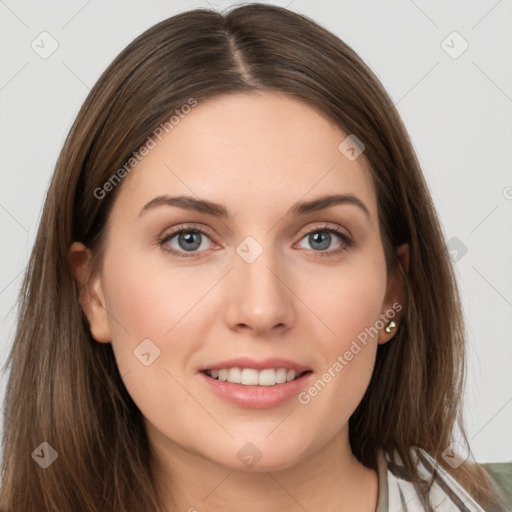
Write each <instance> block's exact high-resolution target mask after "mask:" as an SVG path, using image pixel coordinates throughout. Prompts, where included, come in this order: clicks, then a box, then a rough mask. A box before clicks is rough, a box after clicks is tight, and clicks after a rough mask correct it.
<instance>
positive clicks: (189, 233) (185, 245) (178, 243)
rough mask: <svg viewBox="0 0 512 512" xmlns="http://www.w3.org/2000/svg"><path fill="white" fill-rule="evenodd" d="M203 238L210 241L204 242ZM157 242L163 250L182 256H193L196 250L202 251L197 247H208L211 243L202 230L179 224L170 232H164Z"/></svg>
mask: <svg viewBox="0 0 512 512" xmlns="http://www.w3.org/2000/svg"><path fill="white" fill-rule="evenodd" d="M205 239H208V240H210V243H206V242H205ZM159 244H160V246H161V247H162V249H163V250H164V251H167V252H169V253H171V254H173V255H175V256H179V257H183V258H188V257H191V256H195V255H196V254H197V253H198V252H203V251H202V250H199V249H201V248H202V249H208V248H209V247H210V246H211V245H212V243H211V239H210V237H209V236H208V234H207V233H206V232H205V231H204V230H202V229H200V228H198V227H184V226H179V227H178V228H177V229H175V230H174V231H173V232H172V233H169V234H166V235H165V236H164V237H163V238H162V239H160V241H159ZM173 244H175V245H173ZM187 253H190V254H187Z"/></svg>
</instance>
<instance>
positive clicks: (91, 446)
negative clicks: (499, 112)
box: [0, 4, 492, 512]
mask: <svg viewBox="0 0 512 512" xmlns="http://www.w3.org/2000/svg"><path fill="white" fill-rule="evenodd" d="M253 90H275V91H280V92H283V93H285V94H287V95H289V96H291V97H293V98H295V99H297V100H300V101H303V102H306V103H307V104H309V105H311V106H313V107H314V108H315V109H316V110H317V111H318V112H319V113H321V114H322V115H324V116H327V117H328V118H329V119H331V120H332V121H333V122H335V123H336V125H337V126H339V128H340V129H341V130H342V131H343V132H345V133H346V134H355V135H356V136H357V137H358V138H359V139H360V140H361V141H363V142H364V144H365V147H366V149H365V151H364V154H363V157H364V158H366V159H367V160H368V162H369V164H370V166H371V171H372V175H373V180H374V183H375V186H376V190H377V198H378V210H379V222H380V229H381V235H382V239H383V243H384V249H385V254H386V261H387V265H388V271H390V270H392V269H395V268H399V269H402V267H401V266H400V264H399V261H398V259H397V256H396V252H395V249H396V248H397V247H398V246H399V245H401V244H402V243H408V244H409V246H410V264H409V271H408V272H404V271H403V269H402V270H401V271H402V274H403V278H404V282H405V289H406V297H405V307H404V316H403V320H402V321H401V323H400V327H399V329H398V332H397V333H396V335H395V337H394V338H393V340H392V341H391V342H389V343H387V344H384V345H382V346H379V348H378V353H377V360H376V366H375V370H374V373H373V377H372V380H371V382H370V385H369V387H368V390H367V392H366V394H365V396H364V398H363V400H362V401H361V403H360V405H359V406H358V408H357V409H356V411H355V412H354V414H353V415H352V417H351V418H350V421H349V432H350V443H351V447H352V450H353V453H354V455H355V456H356V457H357V458H358V459H359V460H360V461H361V462H362V463H363V464H365V465H367V466H368V467H372V468H374V469H375V468H376V452H377V449H378V448H382V449H384V450H385V451H386V452H388V453H390V454H392V453H394V451H395V450H396V451H397V453H398V454H399V455H400V458H401V459H402V460H403V461H404V463H405V465H406V468H407V469H408V470H409V472H410V473H411V474H412V475H414V476H415V477H417V476H418V475H417V472H416V467H415V464H414V461H413V460H412V458H411V454H410V448H411V447H413V446H418V447H421V448H423V449H425V450H426V451H427V452H429V453H430V454H431V455H432V456H433V457H435V458H436V459H437V460H439V462H440V463H441V464H443V465H444V467H445V468H446V469H447V470H448V471H449V472H450V473H452V474H453V476H454V477H455V478H456V479H458V480H459V481H460V482H461V483H462V484H463V485H464V486H465V487H466V488H467V489H468V491H469V492H470V493H471V494H472V495H473V496H474V497H475V498H476V499H477V500H478V501H479V502H480V503H482V504H483V505H485V504H486V503H490V501H491V499H492V492H491V487H490V483H489V481H488V479H487V478H486V476H485V473H484V471H483V470H482V469H481V467H480V466H478V465H476V464H472V463H470V462H469V461H466V462H464V463H463V464H462V465H461V466H460V467H459V468H458V469H457V470H452V469H451V467H449V466H448V465H447V464H446V463H444V461H443V459H442V457H441V456H440V455H441V453H442V451H443V450H444V449H445V448H446V447H447V446H448V445H449V444H450V442H451V435H452V431H453V428H454V426H455V425H458V426H459V430H460V431H461V432H462V433H464V428H463V420H462V407H461V397H462V390H463V385H464V375H465V373H464V371H465V369H464V343H465V341H464V339H465V338H464V337H465V335H464V326H463V321H462V314H461V305H460V303H459V298H458V291H457V285H456V281H455V279H454V274H453V271H452V267H451V263H450V260H449V257H448V253H447V250H446V247H445V242H444V239H443V233H442V230H441V228H440V224H439V221H438V218H437V215H436V213H435V210H434V207H433V204H432V200H431V198H430V195H429V192H428V190H427V186H426V184H425V181H424V178H423V176H422V172H421V169H420V166H419V163H418V161H417V159H416V156H415V153H414V151H413V148H412V145H411V142H410V140H409V137H408V134H407V131H406V129H405V127H404V126H403V124H402V122H401V120H400V117H399V115H398V113H397V111H396V109H395V107H394V105H393V102H392V101H391V100H390V98H389V96H388V95H387V93H386V92H385V90H384V89H383V87H382V85H381V84H380V82H379V81H378V79H377V78H376V77H375V75H374V74H373V73H372V71H371V70H370V69H369V68H368V67H367V66H366V65H365V64H364V63H363V62H362V61H361V59H360V58H359V57H358V56H357V55H356V54H355V53H354V51H353V50H352V49H351V48H349V47H348V46H347V45H346V44H345V43H343V42H342V41H341V40H340V39H338V38H337V37H335V36H334V35H333V34H331V33H330V32H328V31H326V30H325V29H323V28H322V27H320V26H318V25H317V24H316V23H314V22H313V21H311V20H310V19H308V18H307V17H304V16H302V15H299V14H295V13H293V12H290V11H288V10H286V9H283V8H279V7H274V6H267V5H259V4H251V5H246V6H243V7H239V8H236V9H234V10H231V11H230V12H228V13H227V14H225V15H221V14H220V13H217V12H214V11H210V10H203V9H200V10H194V11H189V12H184V13H182V14H179V15H176V16H173V17H171V18H169V19H166V20H164V21H162V22H160V23H158V24H156V25H155V26H153V27H152V28H150V29H149V30H147V31H146V32H144V33H143V34H142V35H140V36H139V37H137V38H136V39H135V40H134V41H133V42H132V43H131V44H129V45H128V46H127V47H126V48H125V49H124V50H123V51H122V52H121V53H120V54H119V55H118V56H117V57H116V59H115V60H114V61H113V62H112V64H111V65H110V66H109V67H108V68H107V69H106V70H105V72H104V73H103V74H102V76H101V77H100V79H99V80H98V82H97V83H96V85H95V86H94V87H93V89H92V90H91V92H90V94H89V95H88V97H87V98H86V100H85V102H84V104H83V106H82V108H81V110H80V112H79V114H78V116H77V118H76V120H75V122H74V124H73V126H72V128H71V130H70V133H69V135H68V137H67V139H66V141H65V144H64V147H63V149H62V151H61V153H60V156H59V159H58V161H57V165H56V169H55V172H54V175H53V179H52V182H51V185H50V188H49V191H48V195H47V197H46V202H45V205H44V210H43V214H42V219H41V223H40V226H39V231H38V234H37V238H36V241H35V245H34V248H33V251H32V255H31V258H30V262H29V265H28V268H27V271H26V274H25V278H24V282H23V285H22V288H21V291H20V299H19V305H20V309H19V320H18V324H17V330H16V334H15V339H14V344H13V346H12V350H11V352H10V354H9V358H8V361H7V364H6V367H5V368H4V371H5V369H7V365H8V366H9V369H10V375H9V379H8V385H7V390H6V397H5V405H4V409H5V414H4V434H3V445H2V448H3V461H2V487H1V491H0V508H1V510H3V511H4V512H7V511H8V512H18V511H19V512H26V511H28V510H38V511H57V510H58V511H63V510H66V511H68V510H69V511H71V510H73V511H74V512H77V511H81V510H83V511H88V512H100V511H102V512H103V511H105V510H109V511H112V512H121V511H140V510H147V511H155V512H156V511H158V510H160V511H161V510H163V506H162V503H161V502H160V500H159V495H158V492H157V489H156V488H155V479H154V475H153V474H152V471H153V469H152V468H153V466H152V458H151V453H150V449H149V443H148V439H147V435H146V431H145V428H144V424H143V421H142V415H141V413H140V411H139V410H138V408H137V407H136V405H135V403H134V402H133V401H132V399H131V397H130V396H129V394H128V392H127V390H126V389H125V387H124V384H123V381H122V379H121V377H120V375H119V371H118V369H117V365H116V362H115V359H114V356H113V352H112V347H111V345H110V344H104V343H98V342H95V340H94V339H93V338H92V336H91V334H90V331H89V328H88V324H87V321H86V319H85V317H84V315H83V312H82V309H81V306H80V303H79V293H80V290H79V288H78V285H77V284H76V281H75V279H74V276H73V272H72V269H71V266H70V263H69V259H68V253H69V248H70V245H71V243H72V242H73V241H77V240H78V241H81V242H83V243H84V244H85V245H86V246H87V247H89V248H90V249H91V250H92V251H93V253H94V254H95V255H96V262H97V264H98V265H100V264H101V254H102V252H101V249H102V243H103V241H104V239H105V230H104V227H105V224H106V219H107V217H108V215H109V210H110V209H111V207H112V203H113V200H114V198H115V197H116V194H117V193H118V191H119V189H120V188H121V187H122V182H121V183H116V184H115V185H116V186H115V187H111V188H112V190H110V191H109V193H107V194H104V197H101V198H98V193H97V190H98V189H99V188H102V187H104V184H105V183H106V182H108V181H109V180H111V179H112V176H113V175H114V173H115V172H116V171H117V170H118V169H120V168H122V167H123V165H124V164H125V162H127V161H128V160H129V159H130V157H131V155H133V153H134V152H136V151H137V150H138V149H139V148H141V146H142V145H143V144H144V143H145V142H146V140H147V137H148V136H149V135H151V134H152V132H153V130H154V129H155V127H157V126H159V125H160V124H161V123H165V122H166V121H167V120H168V119H169V116H170V115H172V113H173V112H175V111H176V110H177V109H178V110H179V109H180V108H181V107H182V106H183V105H186V104H187V103H189V102H190V99H191V98H193V99H194V100H195V101H197V102H199V103H200V102H201V100H203V99H207V98H212V97H214V96H216V95H219V94H226V93H231V92H250V91H253ZM135 172H136V171H135ZM95 191H96V193H95ZM42 442H47V443H49V445H51V446H52V447H53V448H54V449H55V450H56V452H57V454H58V457H57V459H56V460H55V462H53V464H52V465H51V466H50V467H48V468H46V469H42V468H41V467H40V466H39V465H38V464H36V463H35V462H34V460H33V457H31V454H32V453H33V451H34V450H35V449H36V448H37V447H39V445H40V444H41V443H42ZM135 489H136V492H134V490H135Z"/></svg>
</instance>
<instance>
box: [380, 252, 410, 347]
mask: <svg viewBox="0 0 512 512" xmlns="http://www.w3.org/2000/svg"><path fill="white" fill-rule="evenodd" d="M396 254H397V256H398V259H399V260H400V264H399V265H397V266H396V267H395V269H394V270H393V271H392V272H391V273H390V275H389V277H388V285H387V288H386V295H385V297H384V302H383V304H382V314H381V318H382V319H383V321H384V327H383V328H382V329H380V330H379V337H378V340H379V344H384V343H387V342H388V341H389V340H390V339H391V338H393V336H394V335H395V333H396V331H397V329H398V326H399V325H400V320H401V318H402V315H403V310H404V307H405V304H404V302H405V287H404V281H403V273H404V272H405V273H407V272H408V271H409V245H408V244H403V245H401V246H400V247H398V248H397V250H396ZM389 322H393V323H392V324H390V323H389ZM388 326H389V327H388ZM386 327H388V329H389V332H387V331H386Z"/></svg>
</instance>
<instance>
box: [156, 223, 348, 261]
mask: <svg viewBox="0 0 512 512" xmlns="http://www.w3.org/2000/svg"><path fill="white" fill-rule="evenodd" d="M332 235H334V236H335V238H337V239H338V241H339V246H338V247H337V248H334V249H333V250H329V251H327V250H326V249H328V248H329V247H330V245H331V243H332V241H333V236H332ZM205 238H206V239H207V240H209V241H210V244H208V243H205ZM306 238H307V240H308V243H309V244H310V247H311V249H310V250H311V251H313V252H314V253H315V256H317V255H318V256H335V255H338V254H339V253H341V252H343V251H346V250H347V249H348V248H349V247H350V246H351V245H352V244H353V240H352V239H351V238H350V237H349V236H348V235H347V234H345V233H344V232H342V231H341V230H339V229H337V228H334V227H323V226H322V227H316V228H315V229H313V230H310V231H309V232H308V233H306V234H305V235H304V236H303V237H302V239H301V241H302V240H304V239H306ZM174 239H176V243H177V244H178V247H176V246H173V245H171V242H172V241H173V240H174ZM211 244H212V241H211V238H210V237H209V236H208V234H207V233H206V232H205V231H204V230H203V229H201V228H199V227H191V226H178V228H177V229H176V230H174V231H173V232H172V233H170V234H167V235H165V236H164V237H163V238H162V239H160V240H159V245H160V246H161V248H162V250H164V251H166V252H168V253H170V254H172V255H174V256H177V257H180V258H190V257H193V256H196V255H197V254H198V253H201V252H204V250H205V249H208V246H210V247H211ZM201 249H202V250H201Z"/></svg>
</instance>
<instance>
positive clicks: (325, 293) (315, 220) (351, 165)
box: [70, 92, 407, 512]
mask: <svg viewBox="0 0 512 512" xmlns="http://www.w3.org/2000/svg"><path fill="white" fill-rule="evenodd" d="M345 137H346V135H345V134H344V133H343V132H341V131H340V129H339V128H338V127H336V126H335V125H334V124H333V123H332V122H330V121H329V120H327V119H326V118H324V117H323V116H321V115H320V114H319V113H318V112H316V111H315V110H313V109H311V108H310V107H309V106H307V105H305V104H303V103H301V102H298V101H297V100H294V99H291V98H289V97H287V96H285V95H283V94H277V93H274V92H265V93H258V94H255V93H251V94H238V93H237V94H230V95H224V96H221V97H217V98H214V99H210V100H207V101H203V102H200V103H199V104H198V105H197V106H196V107H195V108H194V109H193V110H192V111H191V112H190V113H189V114H188V115H187V116H186V117H185V118H184V119H182V120H181V121H180V123H179V124H178V125H177V126H175V128H174V129H173V130H172V131H171V132H170V133H169V134H167V135H165V136H164V138H163V140H162V141H161V142H159V143H158V145H157V147H156V148H154V149H152V150H151V151H150V152H149V154H148V155H147V156H146V157H145V158H144V159H143V160H142V161H141V162H140V163H139V164H138V166H137V168H136V169H135V170H134V171H133V172H132V173H131V174H130V175H128V176H127V177H126V178H125V179H124V180H123V182H122V184H121V185H118V186H121V189H120V190H118V191H117V193H118V195H117V197H116V200H115V203H114V207H113V209H112V212H111V215H110V217H109V220H108V226H107V227H108V230H107V238H106V250H105V254H104V259H103V261H102V267H101V270H100V271H99V272H98V273H96V274H91V268H90V261H91V260H90V257H91V254H90V252H89V251H88V249H87V248H85V247H84V246H83V245H82V244H81V243H80V242H75V243H74V244H73V245H72V247H71V251H70V256H71V261H72V262H73V265H74V268H75V273H76V276H77V279H78V281H79V282H80V283H81V284H82V285H83V286H84V290H85V291H84V295H83V297H82V305H83V308H84V311H85V313H86V315H87V317H88V319H89V323H90V328H91V333H92V335H93V337H94V338H95V339H96V340H97V341H98V342H101V343H112V347H113V350H114V353H115V357H116V360H117V363H118V366H119V370H120V373H121V375H122V376H123V380H124V383H125V385H126V388H127V390H128V392H129V393H130V395H131V396H132V398H133V400H134V401H135V403H136V404H137V406H138V407H139V408H140V410H141V411H142V413H143V415H144V418H145V423H146V426H147V431H148V436H149V439H150V443H151V446H152V449H153V452H154V454H155V469H156V470H157V475H158V476H157V478H158V480H157V484H158V485H159V487H160V488H161V489H162V495H163V496H164V499H165V500H166V503H167V504H168V510H169V511H175V510H176V511H177V510H180V511H187V510H188V511H193V510H198V511H218V510H225V511H239V510H246V511H249V512H252V511H254V512H256V511H261V510H266V511H268V512H274V511H276V512H277V511H280V512H282V511H283V510H284V511H299V510H300V511H303V510H304V509H305V510H309V511H312V510H323V511H335V510H336V511H351V512H354V511H356V512H358V511H365V512H368V511H374V510H375V508H376V504H377V497H378V478H377V474H376V472H375V471H373V470H371V469H369V468H366V467H365V466H363V465H362V464H360V463H359V462H358V461H357V459H356V458H355V457H354V456H353V454H352V452H351V450H350V445H349V442H348V420H349V417H350V416H351V414H352V413H353V411H354V410H355V408H356V407H357V405H358V404H359V402H360V400H361V398H362V397H363V394H364V392H365V390H366V388H367V386H368V384H369V381H370V377H371V374H372V371H373V367H374V362H375V355H376V351H377V346H378V344H379V343H387V342H388V341H389V340H390V339H391V338H392V337H393V335H394V332H395V331H391V333H386V332H385V330H384V329H380V330H379V333H378V335H377V336H374V337H370V338H369V339H368V343H367V345H366V346H363V348H362V350H361V351H360V352H359V353H358V354H357V355H355V356H354V358H353V359H352V360H351V361H350V362H349V363H348V364H347V365H346V366H345V367H344V368H343V370H342V371H341V372H339V373H337V374H336V377H335V378H333V379H332V380H331V382H330V383H328V385H327V386H325V388H324V389H323V390H322V391H321V392H320V393H318V394H317V396H315V397H312V398H311V401H310V402H309V403H308V404H307V405H302V404H300V403H299V402H298V401H297V400H296V398H295V397H294V398H293V399H291V400H289V401H288V402H286V403H284V404H282V405H279V406H276V407H272V408H267V409H248V408H243V407H240V406H235V405H233V404H230V403H228V402H225V401H223V400H222V399H221V398H219V397H217V396H216V395H214V394H213V393H212V392H211V391H210V390H209V389H208V388H207V387H206V386H205V384H204V382H203V381H202V378H201V376H200V374H199V373H198V369H199V368H200V367H201V366H203V365H207V364H208V363H216V362H219V361H223V360H225V359H229V358H231V357H235V356H244V355H247V356H252V357H254V358H256V359H262V358H265V357H272V356H277V357H285V358H288V359H291V360H293V361H296V362H298V363H301V364H303V365H305V366H307V367H309V368H311V369H312V370H313V376H312V378H311V380H310V381H309V382H310V384H311V383H314V382H315V381H316V380H317V379H318V378H319V377H320V376H321V375H322V374H323V373H324V372H325V371H326V370H327V369H328V368H329V367H331V366H332V365H333V363H334V362H335V361H336V360H337V357H338V356H339V355H343V354H344V353H345V352H346V351H347V350H348V349H349V348H350V346H351V343H352V341H353V340H355V339H356V337H357V335H358V334H359V333H361V332H362V331H364V329H365V328H369V327H370V326H373V325H375V323H376V321H377V320H379V318H380V315H381V314H383V313H385V312H386V311H388V310H389V309H390V308H391V307H392V305H393V303H395V302H399V303H400V304H402V298H403V287H402V283H401V281H400V279H399V278H398V276H397V275H394V274H388V273H387V270H386V264H385V259H384V252H383V245H382V239H381V235H380V232H379V225H378V211H377V198H376V192H375V189H374V186H373V183H372V180H371V177H370V173H369V169H368V167H367V163H366V161H365V159H364V154H363V156H360V157H359V158H357V159H356V160H355V161H349V160H348V159H347V158H346V157H345V156H344V155H343V154H342V153H341V152H340V151H339V150H338V145H339V144H340V142H341V141H342V140H343V139H344V138H345ZM163 193H166V194H169V195H181V194H184V195H189V196H193V197H200V198H202V199H208V200H211V201H215V202H217V203H221V204H223V205H225V206H226V208H228V209H229V211H231V212H233V217H232V218H231V219H218V218H215V217H213V216H210V215H207V214H205V213H198V212H192V211H186V210H182V209H180V208H177V207H172V206H167V205H161V206H158V207H156V208H152V209H150V210H147V211H146V212H145V213H143V214H142V215H140V216H139V212H140V211H141V209H142V208H143V207H144V205H145V204H146V203H148V202H149V201H150V200H152V199H153V198H155V197H156V196H159V195H161V194H163ZM333 193H351V194H353V195H354V196H357V197H358V198H359V199H360V200H361V201H362V202H363V203H364V204H365V205H366V207H367V209H368V211H369V217H367V216H366V215H365V213H364V212H363V210H362V209H360V208H358V207H357V206H354V205H351V204H341V205H336V206H333V207H330V208H327V209H324V210H321V211H318V212H314V213H309V214H307V215H303V216H294V215H290V214H288V215H287V210H288V209H289V208H290V207H291V205H292V204H294V203H295V202H296V201H299V200H301V201H305V200H311V199H314V198H317V197H319V196H323V195H327V194H333ZM181 223H189V224H190V223H194V226H193V227H201V228H204V229H205V230H207V235H198V236H199V237H200V238H201V246H200V247H199V248H198V249H195V252H193V253H192V257H181V258H180V257H179V256H174V255H172V254H170V253H168V252H166V251H165V250H164V248H163V247H162V246H161V245H160V244H159V240H160V238H163V237H164V235H168V234H170V232H171V231H172V228H173V227H176V226H178V225H179V224H181ZM326 225H327V227H338V228H340V229H341V230H342V232H343V233H346V234H348V235H349V236H350V237H352V239H353V244H352V245H350V246H346V245H345V243H344V242H343V241H342V240H341V239H338V238H337V236H336V235H335V234H333V235H332V236H331V242H330V245H328V246H327V249H325V248H322V247H321V243H319V242H316V243H315V240H314V239H313V240H312V239H311V237H308V236H307V235H308V234H309V233H310V232H311V233H317V232H321V233H324V231H323V229H325V226H326ZM187 227H189V226H187ZM193 227H192V228H190V227H189V229H193ZM248 236H251V237H253V238H254V239H255V240H256V241H257V242H258V243H259V245H260V246H261V248H262V250H263V252H262V254H261V255H260V256H259V257H258V258H257V259H256V260H255V261H254V262H252V263H248V262H247V261H246V260H244V259H243V258H241V257H240V256H239V255H238V254H237V252H236V248H237V247H238V246H239V244H240V243H241V242H242V241H243V240H244V239H245V238H246V237H248ZM189 243H190V242H189ZM165 246H167V247H169V246H171V247H172V248H174V249H176V250H178V251H181V253H182V254H191V253H190V252H187V251H186V250H185V249H186V248H187V246H186V242H185V245H184V244H183V242H182V243H181V244H180V243H179V240H178V236H175V237H174V238H172V240H168V241H167V242H166V244H165V245H164V247H165ZM318 247H320V248H318ZM343 247H344V248H345V250H342V251H338V252H337V253H336V252H335V251H336V250H337V249H339V248H343ZM322 252H323V253H329V252H330V253H331V254H332V255H331V256H321V255H320V253H322ZM399 256H400V257H401V258H402V261H403V262H404V264H405V265H407V247H406V246H403V247H401V248H400V250H399ZM88 277H91V279H90V280H89V281H87V278H88ZM107 312H108V313H107ZM399 320H400V313H398V314H397V315H396V316H395V317H394V321H395V322H396V323H397V324H398V323H399ZM147 338H149V339H151V340H152V342H153V343H154V344H155V345H156V346H158V348H159V349H160V356H159V357H158V358H157V359H155V360H154V362H153V363H152V364H151V365H149V366H145V365H143V364H142V363H141V362H140V361H139V360H138V359H137V358H136V357H134V353H133V351H134V350H135V349H136V347H137V346H138V345H139V344H140V343H141V341H142V340H144V339H147ZM247 442H251V443H252V444H253V445H255V446H256V447H257V448H258V450H259V451H260V452H261V454H262V457H261V459H260V460H259V461H258V462H257V463H256V464H255V465H254V466H252V467H251V468H248V467H246V466H245V465H244V464H243V463H242V462H241V461H240V460H239V458H238V457H237V452H238V451H239V450H240V449H241V448H242V447H243V446H244V445H245V444H246V443H247ZM169 489H173V497H174V500H175V503H176V505H177V506H176V508H175V507H173V506H172V502H171V499H170V494H169V493H168V492H167V491H168V490H169Z"/></svg>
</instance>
